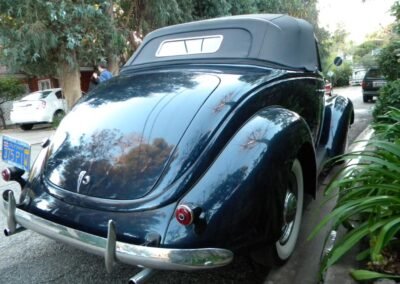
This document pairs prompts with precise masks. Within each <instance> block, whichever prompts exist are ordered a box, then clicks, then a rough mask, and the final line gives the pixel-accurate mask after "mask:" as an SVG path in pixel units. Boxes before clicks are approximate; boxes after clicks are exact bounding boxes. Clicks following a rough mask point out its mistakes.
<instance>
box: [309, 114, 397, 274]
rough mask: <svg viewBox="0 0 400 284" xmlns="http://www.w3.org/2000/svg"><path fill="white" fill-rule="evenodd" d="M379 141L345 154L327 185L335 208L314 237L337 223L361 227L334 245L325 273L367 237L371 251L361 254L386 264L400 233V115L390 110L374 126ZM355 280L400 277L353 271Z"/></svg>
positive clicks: (360, 255) (327, 192) (328, 257)
mask: <svg viewBox="0 0 400 284" xmlns="http://www.w3.org/2000/svg"><path fill="white" fill-rule="evenodd" d="M374 129H375V131H376V132H375V138H374V140H371V141H370V142H369V143H368V147H367V148H366V150H364V151H357V152H352V153H348V154H345V155H342V156H341V157H339V158H338V159H337V160H339V161H345V162H347V164H346V165H345V166H344V167H343V168H342V170H341V171H340V172H339V173H338V174H337V175H336V176H335V177H334V178H333V180H332V181H331V182H330V184H329V185H328V186H327V189H326V192H325V194H326V195H329V196H330V198H332V197H333V196H336V197H337V205H336V207H335V209H334V210H333V211H332V212H331V213H330V214H329V215H328V216H326V217H325V218H324V219H323V220H322V221H321V223H320V224H319V225H318V226H317V227H316V228H315V230H314V231H313V232H312V234H311V236H310V238H312V237H313V236H314V235H315V234H317V233H318V231H319V230H320V229H321V228H322V227H324V226H326V225H327V224H328V223H330V222H333V224H334V226H335V227H338V226H339V225H341V224H344V223H346V222H349V221H351V220H352V219H354V218H356V219H358V220H359V223H358V224H357V225H356V226H355V227H354V228H353V229H352V230H350V231H348V232H347V234H345V236H344V237H343V238H342V239H341V240H340V241H339V242H337V243H336V244H335V246H334V247H333V248H332V250H331V251H330V253H329V254H328V255H327V259H325V261H324V263H323V267H322V269H323V270H324V269H326V268H327V267H329V266H331V265H333V264H334V263H336V262H337V261H338V260H339V259H340V258H341V257H342V256H343V255H345V254H346V253H347V252H348V251H349V250H350V249H352V248H353V247H354V246H355V245H357V244H358V243H359V242H360V241H361V240H362V239H364V238H366V237H368V238H369V240H370V242H369V244H370V248H369V249H367V250H364V251H363V252H362V253H360V254H359V256H358V257H359V258H363V259H364V258H365V257H369V258H370V259H371V260H372V262H373V263H374V264H378V265H379V264H380V263H381V262H382V261H383V256H382V251H383V250H384V249H385V248H386V247H388V246H389V245H390V244H391V243H392V242H393V241H394V240H396V238H399V232H400V110H399V109H395V108H392V109H391V110H390V111H389V112H388V113H387V114H386V115H385V116H383V117H382V120H380V123H379V124H375V125H374ZM352 275H353V277H354V278H356V279H357V280H367V279H374V278H400V276H396V275H390V274H382V273H377V272H372V271H368V270H355V271H353V272H352Z"/></svg>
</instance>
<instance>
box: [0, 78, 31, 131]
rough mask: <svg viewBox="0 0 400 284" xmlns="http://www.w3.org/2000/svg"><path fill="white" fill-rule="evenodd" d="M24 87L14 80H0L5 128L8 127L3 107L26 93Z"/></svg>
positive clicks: (0, 117) (1, 114)
mask: <svg viewBox="0 0 400 284" xmlns="http://www.w3.org/2000/svg"><path fill="white" fill-rule="evenodd" d="M24 90H25V88H24V86H23V85H22V84H21V82H20V81H19V80H17V79H14V78H7V77H6V78H0V119H1V121H2V123H3V126H4V128H5V127H6V123H5V118H4V113H3V109H2V105H3V104H4V103H5V102H9V101H12V100H14V99H15V98H17V97H18V96H20V95H21V94H23V93H24Z"/></svg>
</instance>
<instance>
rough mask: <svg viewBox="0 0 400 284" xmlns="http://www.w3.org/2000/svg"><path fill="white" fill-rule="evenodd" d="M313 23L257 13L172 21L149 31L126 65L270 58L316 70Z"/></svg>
mask: <svg viewBox="0 0 400 284" xmlns="http://www.w3.org/2000/svg"><path fill="white" fill-rule="evenodd" d="M317 52H318V51H317V45H316V40H315V37H314V32H313V27H312V26H311V24H309V23H308V22H306V21H304V20H302V19H297V18H293V17H290V16H287V15H278V14H254V15H241V16H231V17H222V18H217V19H211V20H204V21H198V22H191V23H185V24H180V25H174V26H169V27H165V28H161V29H158V30H155V31H154V32H152V33H149V34H148V35H147V36H146V37H145V38H144V41H143V43H142V44H141V46H140V48H139V49H138V50H137V51H136V52H135V53H134V54H133V55H132V57H131V58H130V59H129V60H128V62H127V63H126V64H125V66H124V69H125V68H129V67H133V68H135V67H144V66H147V65H148V64H157V65H158V64H172V63H180V62H182V63H183V62H187V63H195V62H196V63H213V62H215V63H232V62H233V63H243V64H245V63H246V62H247V63H248V62H251V64H257V65H270V64H271V63H273V64H276V65H279V66H283V67H286V68H293V69H305V70H308V71H315V70H316V69H318V67H319V62H318V55H317Z"/></svg>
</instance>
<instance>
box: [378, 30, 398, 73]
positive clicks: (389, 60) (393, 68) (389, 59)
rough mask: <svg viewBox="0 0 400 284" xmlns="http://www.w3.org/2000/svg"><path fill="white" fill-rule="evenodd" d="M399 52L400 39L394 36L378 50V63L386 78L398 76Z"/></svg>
mask: <svg viewBox="0 0 400 284" xmlns="http://www.w3.org/2000/svg"><path fill="white" fill-rule="evenodd" d="M398 54H400V39H399V38H394V39H393V41H391V42H390V43H389V44H388V45H386V46H385V47H384V48H383V49H382V50H381V52H380V55H379V57H378V64H379V67H380V69H381V71H382V73H383V75H384V76H385V77H386V78H387V79H388V80H392V81H393V80H396V79H398V78H399V77H400V63H399V62H398V60H399V58H400V57H399V56H398Z"/></svg>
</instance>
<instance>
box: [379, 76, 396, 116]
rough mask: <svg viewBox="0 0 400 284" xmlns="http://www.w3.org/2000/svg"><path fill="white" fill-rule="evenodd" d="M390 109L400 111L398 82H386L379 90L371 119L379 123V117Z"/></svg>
mask: <svg viewBox="0 0 400 284" xmlns="http://www.w3.org/2000/svg"><path fill="white" fill-rule="evenodd" d="M391 107H396V108H399V109H400V81H399V80H396V81H392V82H388V83H387V84H386V85H385V86H384V87H383V88H382V89H381V90H380V94H379V97H378V100H377V102H376V105H375V108H374V112H373V117H374V120H375V121H379V120H380V117H381V116H382V115H384V114H385V113H386V112H388V111H389V110H390V108H391Z"/></svg>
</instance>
